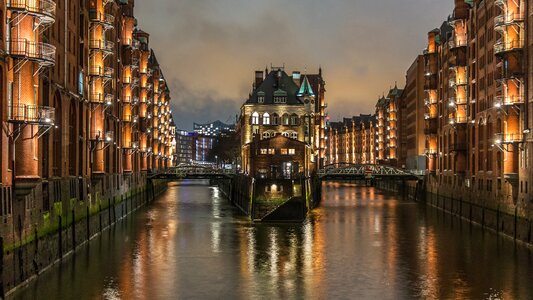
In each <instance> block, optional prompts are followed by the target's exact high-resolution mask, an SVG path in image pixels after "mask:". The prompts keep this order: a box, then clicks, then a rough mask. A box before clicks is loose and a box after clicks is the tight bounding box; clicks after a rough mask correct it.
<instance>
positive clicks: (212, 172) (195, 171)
mask: <svg viewBox="0 0 533 300" xmlns="http://www.w3.org/2000/svg"><path fill="white" fill-rule="evenodd" d="M234 175H235V171H234V170H226V169H221V168H216V167H213V166H202V165H180V166H177V167H170V168H168V169H165V170H162V171H160V172H157V173H152V174H149V175H148V178H149V179H165V180H185V179H231V178H232V177H233V176H234Z"/></svg>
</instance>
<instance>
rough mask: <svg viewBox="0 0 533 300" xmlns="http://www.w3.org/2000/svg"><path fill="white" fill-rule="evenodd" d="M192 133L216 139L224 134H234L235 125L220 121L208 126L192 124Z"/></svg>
mask: <svg viewBox="0 0 533 300" xmlns="http://www.w3.org/2000/svg"><path fill="white" fill-rule="evenodd" d="M194 132H196V133H198V134H199V135H205V136H214V137H218V136H220V135H221V134H224V133H228V132H235V124H225V123H222V122H221V121H215V122H213V123H208V124H198V123H194Z"/></svg>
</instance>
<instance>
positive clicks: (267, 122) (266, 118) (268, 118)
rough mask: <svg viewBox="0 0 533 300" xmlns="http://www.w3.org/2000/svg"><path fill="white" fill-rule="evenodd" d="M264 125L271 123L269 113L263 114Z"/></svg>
mask: <svg viewBox="0 0 533 300" xmlns="http://www.w3.org/2000/svg"><path fill="white" fill-rule="evenodd" d="M263 125H270V115H269V114H268V113H264V114H263Z"/></svg>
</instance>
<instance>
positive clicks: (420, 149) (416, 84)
mask: <svg viewBox="0 0 533 300" xmlns="http://www.w3.org/2000/svg"><path fill="white" fill-rule="evenodd" d="M424 63H425V62H424V56H422V55H419V56H417V58H416V59H415V61H414V62H413V64H412V65H411V67H410V68H409V70H407V74H406V85H405V89H404V92H403V95H402V103H403V105H402V106H401V110H402V113H401V116H402V122H403V124H405V126H402V136H401V143H400V145H401V150H402V154H401V155H402V156H403V157H406V168H407V169H409V170H426V153H425V148H426V138H425V134H424V129H425V126H426V125H425V119H424V113H425V112H426V105H425V103H424V99H425V92H424V83H425V78H424V75H425V65H424Z"/></svg>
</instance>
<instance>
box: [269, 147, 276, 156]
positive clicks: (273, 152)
mask: <svg viewBox="0 0 533 300" xmlns="http://www.w3.org/2000/svg"><path fill="white" fill-rule="evenodd" d="M268 154H270V155H274V154H276V150H274V149H272V148H270V149H268Z"/></svg>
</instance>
